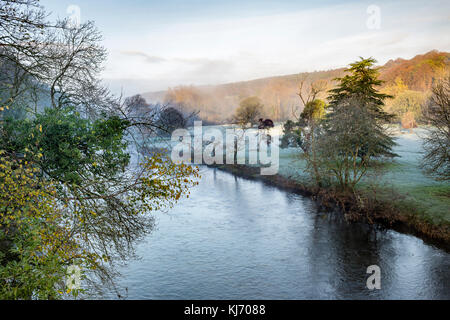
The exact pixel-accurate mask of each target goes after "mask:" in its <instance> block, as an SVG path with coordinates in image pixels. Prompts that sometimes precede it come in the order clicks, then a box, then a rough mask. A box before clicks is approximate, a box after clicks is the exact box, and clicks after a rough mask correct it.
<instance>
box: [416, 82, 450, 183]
mask: <svg viewBox="0 0 450 320" xmlns="http://www.w3.org/2000/svg"><path fill="white" fill-rule="evenodd" d="M423 118H424V120H426V121H428V123H429V124H430V125H431V127H430V128H429V129H428V135H427V136H425V137H424V143H423V148H424V150H425V155H424V157H423V160H422V167H423V169H424V170H425V172H426V173H427V174H429V175H430V176H432V177H434V178H435V179H436V180H443V181H448V180H450V151H449V150H450V75H447V76H446V77H445V78H444V79H442V80H440V81H437V82H436V83H435V84H434V85H433V87H432V96H431V97H430V99H429V101H428V103H427V104H426V105H425V107H424V111H423Z"/></svg>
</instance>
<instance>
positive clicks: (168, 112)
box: [159, 107, 187, 134]
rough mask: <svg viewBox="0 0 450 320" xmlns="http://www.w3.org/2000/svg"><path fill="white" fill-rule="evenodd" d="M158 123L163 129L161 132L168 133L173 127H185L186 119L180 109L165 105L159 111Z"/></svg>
mask: <svg viewBox="0 0 450 320" xmlns="http://www.w3.org/2000/svg"><path fill="white" fill-rule="evenodd" d="M159 124H160V126H161V128H162V130H163V133H169V134H170V133H172V132H173V131H174V130H175V129H178V128H184V127H186V124H187V119H185V118H184V116H183V114H182V113H181V111H179V110H177V109H176V108H174V107H167V108H164V109H163V110H162V111H161V113H160V116H159Z"/></svg>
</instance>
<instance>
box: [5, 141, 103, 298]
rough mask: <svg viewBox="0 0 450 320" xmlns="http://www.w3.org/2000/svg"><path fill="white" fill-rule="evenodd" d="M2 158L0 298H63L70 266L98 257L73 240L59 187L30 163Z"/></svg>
mask: <svg viewBox="0 0 450 320" xmlns="http://www.w3.org/2000/svg"><path fill="white" fill-rule="evenodd" d="M0 156H1V158H0V167H1V173H0V248H1V250H0V299H31V298H37V299H49V298H52V299H55V298H57V297H60V296H62V294H63V292H62V291H63V290H64V291H65V289H64V280H65V275H66V274H65V273H66V266H67V265H68V264H70V263H75V262H76V263H78V264H79V265H81V266H83V267H88V266H92V265H93V264H95V260H94V259H92V258H93V257H91V256H89V255H88V254H87V253H86V252H83V251H82V250H81V248H80V247H79V245H78V244H77V243H76V241H74V239H73V238H72V232H73V230H72V228H71V226H70V225H69V224H67V223H66V222H65V220H66V215H67V212H65V210H64V209H63V207H62V206H60V205H59V204H58V202H57V201H56V197H55V196H56V189H55V186H54V185H53V184H51V183H48V182H46V181H43V180H40V179H38V177H37V176H36V174H37V173H38V172H39V169H38V168H36V167H35V166H32V165H31V164H30V163H29V162H27V161H24V160H22V161H16V160H12V159H9V158H8V157H7V155H6V153H5V152H4V151H3V150H2V151H0ZM72 293H73V294H76V293H77V292H76V291H75V292H72Z"/></svg>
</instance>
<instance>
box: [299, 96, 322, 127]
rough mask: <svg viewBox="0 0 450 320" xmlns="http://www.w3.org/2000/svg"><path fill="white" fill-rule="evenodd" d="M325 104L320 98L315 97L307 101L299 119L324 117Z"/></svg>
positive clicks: (309, 119)
mask: <svg viewBox="0 0 450 320" xmlns="http://www.w3.org/2000/svg"><path fill="white" fill-rule="evenodd" d="M325 109H326V104H325V102H324V101H322V100H320V99H315V100H313V101H310V102H308V103H307V104H306V105H305V108H304V109H303V111H302V113H301V114H300V119H302V120H304V121H307V122H308V121H312V120H315V121H319V120H321V119H323V118H324V117H325Z"/></svg>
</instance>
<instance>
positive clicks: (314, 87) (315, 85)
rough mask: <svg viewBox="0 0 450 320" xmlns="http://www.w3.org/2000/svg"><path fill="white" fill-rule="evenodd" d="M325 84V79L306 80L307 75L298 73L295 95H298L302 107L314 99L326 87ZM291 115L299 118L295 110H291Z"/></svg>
mask: <svg viewBox="0 0 450 320" xmlns="http://www.w3.org/2000/svg"><path fill="white" fill-rule="evenodd" d="M327 85H328V83H327V81H325V80H317V81H308V78H307V75H300V76H299V77H298V91H297V95H298V96H299V98H300V101H301V102H302V105H303V107H305V106H306V105H307V104H308V103H310V102H312V101H314V100H316V99H317V98H318V97H319V95H320V93H322V92H324V91H325V90H326V89H327ZM293 115H294V117H295V118H296V119H298V118H299V114H297V112H296V110H293Z"/></svg>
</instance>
